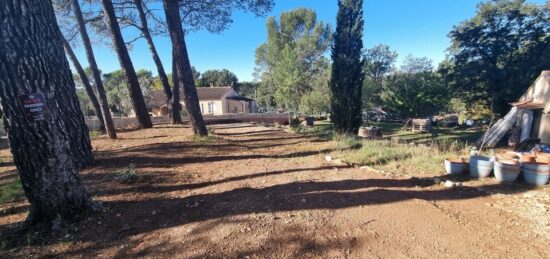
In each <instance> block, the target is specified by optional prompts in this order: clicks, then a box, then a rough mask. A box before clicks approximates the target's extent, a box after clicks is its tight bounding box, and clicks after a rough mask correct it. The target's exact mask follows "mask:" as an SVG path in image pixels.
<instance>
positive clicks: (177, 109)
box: [171, 57, 183, 124]
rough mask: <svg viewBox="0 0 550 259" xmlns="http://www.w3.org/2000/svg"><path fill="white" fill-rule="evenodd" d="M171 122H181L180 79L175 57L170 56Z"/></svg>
mask: <svg viewBox="0 0 550 259" xmlns="http://www.w3.org/2000/svg"><path fill="white" fill-rule="evenodd" d="M172 81H173V82H172V84H173V86H172V87H173V89H172V93H173V94H172V109H171V110H172V111H171V114H172V124H182V123H183V121H182V120H181V103H180V80H179V78H178V70H177V68H176V59H175V58H174V57H172Z"/></svg>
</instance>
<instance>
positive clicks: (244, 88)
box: [238, 82, 260, 98]
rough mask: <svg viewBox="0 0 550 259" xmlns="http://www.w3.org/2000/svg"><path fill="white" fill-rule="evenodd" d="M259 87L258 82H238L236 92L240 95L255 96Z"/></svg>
mask: <svg viewBox="0 0 550 259" xmlns="http://www.w3.org/2000/svg"><path fill="white" fill-rule="evenodd" d="M259 88H260V83H259V82H240V83H239V87H238V89H239V90H238V92H239V94H240V95H242V96H246V97H250V98H257V96H258V89H259Z"/></svg>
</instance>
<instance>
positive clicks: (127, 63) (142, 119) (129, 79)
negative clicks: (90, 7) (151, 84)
mask: <svg viewBox="0 0 550 259" xmlns="http://www.w3.org/2000/svg"><path fill="white" fill-rule="evenodd" d="M101 2H102V3H103V13H104V15H105V20H106V22H107V25H108V27H109V31H110V33H111V38H112V40H113V46H114V48H115V51H116V53H117V56H118V60H119V62H120V67H121V68H122V72H124V75H125V77H126V83H127V85H128V92H129V93H130V99H131V100H132V105H133V107H134V112H135V113H136V118H137V120H138V123H139V126H140V128H152V127H153V124H152V123H151V117H149V112H148V111H147V105H146V104H145V100H144V99H143V93H142V92H141V88H140V86H139V81H138V77H137V74H136V71H135V69H134V65H133V64H132V60H131V59H130V54H129V53H128V48H126V43H124V39H123V38H122V33H121V32H120V26H119V24H118V21H117V17H116V14H115V9H114V7H113V2H112V1H111V0H102V1H101Z"/></svg>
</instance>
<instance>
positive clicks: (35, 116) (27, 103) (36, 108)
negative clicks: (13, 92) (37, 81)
mask: <svg viewBox="0 0 550 259" xmlns="http://www.w3.org/2000/svg"><path fill="white" fill-rule="evenodd" d="M19 101H20V102H21V106H22V107H23V112H24V113H25V117H26V118H27V120H30V121H43V120H47V119H48V116H49V114H48V107H47V106H46V101H45V99H44V95H42V94H41V93H32V94H24V95H20V96H19Z"/></svg>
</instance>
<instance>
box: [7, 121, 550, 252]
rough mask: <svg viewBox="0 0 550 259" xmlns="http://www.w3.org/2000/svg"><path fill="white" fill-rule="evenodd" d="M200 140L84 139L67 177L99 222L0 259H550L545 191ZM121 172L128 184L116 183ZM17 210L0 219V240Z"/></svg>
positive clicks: (311, 146) (183, 131)
mask: <svg viewBox="0 0 550 259" xmlns="http://www.w3.org/2000/svg"><path fill="white" fill-rule="evenodd" d="M210 130H212V131H214V132H215V134H216V136H217V137H218V139H214V140H213V141H212V140H211V139H206V140H197V139H195V140H193V138H192V136H191V131H190V129H189V128H186V127H173V126H166V125H164V126H156V127H155V128H153V129H148V130H135V131H127V132H122V133H120V134H119V136H120V138H119V139H117V140H109V139H106V138H105V137H103V136H100V137H97V138H96V139H95V140H94V141H93V146H94V149H95V152H96V159H97V161H96V163H95V164H94V165H93V166H91V167H90V168H88V169H86V170H84V171H82V172H81V175H82V179H83V181H84V182H85V184H86V186H87V188H88V190H89V191H90V193H91V194H92V195H93V198H94V200H96V201H101V202H102V204H103V207H104V211H103V212H101V213H97V214H91V215H89V216H86V218H85V219H84V220H83V221H82V222H80V223H73V224H70V225H68V226H66V227H65V228H64V230H63V231H64V232H63V234H62V235H61V236H60V237H59V238H58V239H56V240H51V241H49V242H48V243H47V244H42V245H23V246H16V247H15V248H13V249H12V248H9V246H7V247H8V248H6V249H7V250H6V249H5V250H3V252H1V254H0V256H2V257H26V258H27V257H76V258H80V257H84V258H90V257H98V258H102V257H105V258H113V257H114V258H117V257H118V258H123V257H124V258H127V257H148V258H170V257H177V258H224V257H225V258H302V257H322V258H410V257H422V258H441V257H451V258H477V257H483V258H502V257H505V258H550V249H549V245H548V244H549V243H548V241H549V240H550V217H549V214H548V209H549V208H550V192H549V191H548V188H542V189H532V188H530V187H529V186H526V185H524V184H514V185H499V184H498V183H496V182H495V181H494V180H492V179H487V180H483V181H466V182H464V186H463V187H456V188H446V187H444V186H443V185H438V184H434V181H433V178H434V177H436V176H434V175H414V173H411V172H391V173H383V174H382V173H378V172H376V171H369V170H362V169H360V168H356V167H353V166H347V165H335V164H333V163H329V162H327V161H325V155H326V154H329V153H331V152H333V151H334V143H332V142H331V141H327V140H323V139H318V138H315V137H307V136H302V135H295V134H290V133H286V132H283V131H282V130H279V129H275V128H269V127H263V126H257V125H250V124H230V125H212V126H210ZM0 156H1V157H7V156H9V151H8V150H6V149H4V150H2V153H0ZM130 164H134V165H135V169H136V171H137V173H138V175H141V177H140V179H139V181H137V182H135V183H121V182H120V180H119V179H120V175H121V173H120V170H122V169H124V168H129V165H130ZM0 166H1V167H0V170H1V171H2V173H0V184H2V183H3V182H5V181H7V180H9V179H11V178H13V177H16V176H15V174H14V173H13V170H14V167H13V165H12V164H11V163H3V164H0ZM438 177H439V176H438ZM27 208H28V204H26V203H25V201H24V200H20V201H16V202H12V203H8V204H4V205H1V206H0V231H1V233H2V235H1V238H2V239H3V240H12V239H14V238H13V237H12V238H9V237H6V235H10V234H11V235H17V233H18V232H17V230H18V229H19V228H20V227H21V225H22V222H23V220H24V219H25V216H26V210H27ZM30 238H31V239H32V238H33V237H32V235H31V237H30ZM27 239H29V234H27ZM5 242H7V241H5ZM10 249H11V250H10Z"/></svg>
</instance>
